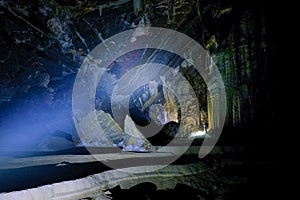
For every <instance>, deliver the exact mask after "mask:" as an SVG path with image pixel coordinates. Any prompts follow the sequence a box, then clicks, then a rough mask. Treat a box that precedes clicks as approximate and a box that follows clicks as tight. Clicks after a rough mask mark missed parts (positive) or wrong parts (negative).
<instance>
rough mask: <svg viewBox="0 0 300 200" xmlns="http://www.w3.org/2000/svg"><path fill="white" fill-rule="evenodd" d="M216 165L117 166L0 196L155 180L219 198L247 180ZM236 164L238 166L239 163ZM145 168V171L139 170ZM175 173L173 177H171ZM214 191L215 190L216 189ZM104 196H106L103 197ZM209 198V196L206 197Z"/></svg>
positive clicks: (80, 193) (90, 191) (99, 190)
mask: <svg viewBox="0 0 300 200" xmlns="http://www.w3.org/2000/svg"><path fill="white" fill-rule="evenodd" d="M213 163H214V165H215V167H213V168H210V167H208V166H207V165H205V164H203V163H195V164H189V165H173V166H168V167H166V168H163V169H160V170H158V171H149V172H144V171H145V170H146V171H148V170H152V169H153V168H155V166H144V167H132V168H127V169H126V170H128V171H131V172H134V173H128V172H122V171H118V170H111V171H106V172H103V173H99V174H95V175H92V176H88V177H86V178H82V179H77V180H72V181H65V182H61V183H55V184H52V185H45V186H42V187H38V188H33V189H28V190H23V191H17V192H11V193H6V194H5V193H2V194H0V199H21V198H22V199H30V198H31V197H33V198H35V199H83V198H91V197H92V198H93V197H94V198H95V197H99V198H100V199H101V198H102V197H103V196H104V197H105V196H106V195H104V191H103V190H107V189H110V188H113V187H115V186H117V185H120V187H121V188H123V189H129V188H131V187H133V186H135V185H137V184H139V183H144V182H150V183H154V184H155V185H156V186H157V188H158V189H171V188H175V186H176V184H180V183H182V184H185V185H189V186H191V187H192V188H195V189H199V188H202V190H203V191H202V192H203V193H204V194H206V196H207V198H211V197H214V198H217V197H218V196H219V197H220V196H222V195H224V194H226V193H229V192H230V191H232V190H234V188H235V185H236V184H243V183H245V179H244V178H233V179H230V177H226V176H223V175H220V174H219V173H218V169H222V168H224V167H225V166H226V167H228V166H230V165H227V164H226V163H225V162H224V163H222V165H223V166H221V165H219V164H220V163H218V162H216V161H213ZM234 166H239V164H238V163H236V164H235V165H234ZM139 172H143V173H139ZM170 177H172V178H170ZM214 191H215V192H214ZM104 199H105V198H104ZM205 199H206V198H205Z"/></svg>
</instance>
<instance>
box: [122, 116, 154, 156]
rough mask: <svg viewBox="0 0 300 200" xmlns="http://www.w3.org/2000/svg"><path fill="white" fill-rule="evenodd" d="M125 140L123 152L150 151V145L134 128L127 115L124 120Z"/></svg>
mask: <svg viewBox="0 0 300 200" xmlns="http://www.w3.org/2000/svg"><path fill="white" fill-rule="evenodd" d="M125 133H126V136H125V140H124V147H123V150H127V151H151V150H152V145H151V143H150V142H149V141H148V140H147V139H146V138H145V136H144V135H143V134H142V133H141V132H140V131H139V130H138V129H137V128H136V127H135V125H134V122H133V120H132V119H131V118H130V117H129V116H128V115H127V116H126V118H125Z"/></svg>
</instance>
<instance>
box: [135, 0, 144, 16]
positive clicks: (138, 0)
mask: <svg viewBox="0 0 300 200" xmlns="http://www.w3.org/2000/svg"><path fill="white" fill-rule="evenodd" d="M142 5H143V1H142V0H133V9H134V13H135V14H136V15H137V14H138V13H139V12H140V11H141V10H142Z"/></svg>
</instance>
